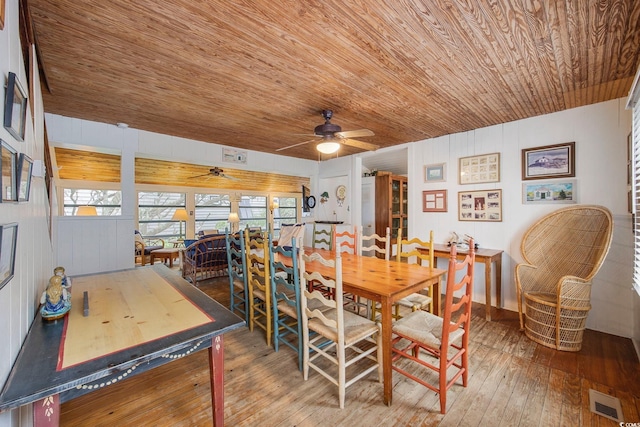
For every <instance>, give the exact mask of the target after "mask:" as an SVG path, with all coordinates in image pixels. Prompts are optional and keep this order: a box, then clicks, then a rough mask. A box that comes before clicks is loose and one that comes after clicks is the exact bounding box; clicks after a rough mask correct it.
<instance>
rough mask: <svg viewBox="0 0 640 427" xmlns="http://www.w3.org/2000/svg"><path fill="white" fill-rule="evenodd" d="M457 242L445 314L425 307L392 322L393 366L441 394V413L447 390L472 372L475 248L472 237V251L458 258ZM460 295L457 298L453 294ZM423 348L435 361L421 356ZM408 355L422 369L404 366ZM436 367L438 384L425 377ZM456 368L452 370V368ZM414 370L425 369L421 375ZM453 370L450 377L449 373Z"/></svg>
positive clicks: (448, 281) (452, 253) (446, 297)
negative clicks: (425, 309)
mask: <svg viewBox="0 0 640 427" xmlns="http://www.w3.org/2000/svg"><path fill="white" fill-rule="evenodd" d="M456 255H457V253H456V246H455V245H452V246H451V252H450V256H449V268H448V272H447V290H446V295H445V303H444V313H443V317H439V316H437V315H435V314H432V313H428V312H426V311H422V310H418V311H414V312H412V313H410V314H408V315H406V316H405V317H403V318H402V319H400V320H398V321H396V322H394V323H393V338H392V343H391V352H392V358H391V360H392V369H393V370H394V371H397V372H399V373H401V374H402V375H404V376H406V377H408V378H410V379H412V380H414V381H416V382H418V383H420V384H422V385H423V386H425V387H427V388H429V389H431V390H433V391H435V392H436V393H438V394H439V395H440V413H442V414H444V413H446V410H447V390H448V389H449V388H451V386H452V385H453V384H454V383H455V382H456V381H457V380H458V378H460V377H462V385H463V387H466V386H467V380H468V376H469V329H470V326H471V303H472V300H471V294H472V291H473V270H474V269H473V267H474V264H475V250H474V248H473V239H471V240H470V241H469V253H468V254H467V256H466V257H465V259H464V260H462V261H461V262H458V261H457V260H456ZM460 270H465V274H464V277H462V278H461V279H460V281H458V282H456V272H458V271H460ZM456 293H457V294H458V295H461V296H460V297H459V298H458V299H457V301H454V300H453V298H454V294H456ZM421 351H424V352H426V353H427V354H428V355H430V356H431V357H433V358H435V359H436V361H435V362H433V363H431V361H430V360H429V359H428V358H425V357H424V356H423V357H420V352H421ZM403 359H408V360H410V361H413V362H415V363H416V364H418V365H420V366H419V370H418V371H416V370H413V369H412V370H411V372H409V371H407V370H406V369H405V366H406V364H404V363H400V361H401V360H403ZM429 369H430V370H433V371H435V372H436V373H437V374H438V384H437V385H435V384H432V383H430V382H428V381H427V380H426V379H425V378H426V377H429V376H430V375H429V374H430V372H429V371H428V370H429ZM451 371H453V372H451ZM415 372H424V373H425V374H424V376H419V374H418V373H415ZM448 374H452V375H451V378H450V379H449V375H448Z"/></svg>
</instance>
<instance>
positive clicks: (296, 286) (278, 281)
mask: <svg viewBox="0 0 640 427" xmlns="http://www.w3.org/2000/svg"><path fill="white" fill-rule="evenodd" d="M269 240H270V242H269V252H270V253H269V262H270V266H269V273H270V275H271V302H272V306H273V346H274V349H275V351H278V349H279V346H280V344H284V345H286V346H288V347H290V348H291V349H293V350H294V351H295V352H296V353H298V369H299V370H302V339H301V337H302V324H301V323H300V322H298V319H300V276H299V271H298V259H297V258H298V255H297V251H296V247H297V244H296V239H291V240H290V241H288V242H287V243H289V244H290V245H287V246H280V245H278V246H275V247H274V246H273V244H272V242H271V237H270V238H269ZM278 257H287V258H289V259H290V260H291V261H290V262H291V266H290V267H287V266H286V265H284V263H283V262H282V261H281V260H276V258H278Z"/></svg>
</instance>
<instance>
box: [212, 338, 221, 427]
mask: <svg viewBox="0 0 640 427" xmlns="http://www.w3.org/2000/svg"><path fill="white" fill-rule="evenodd" d="M209 373H210V374H211V410H212V412H213V426H214V427H222V426H224V347H223V341H222V335H218V336H216V337H214V338H213V339H212V340H211V347H209Z"/></svg>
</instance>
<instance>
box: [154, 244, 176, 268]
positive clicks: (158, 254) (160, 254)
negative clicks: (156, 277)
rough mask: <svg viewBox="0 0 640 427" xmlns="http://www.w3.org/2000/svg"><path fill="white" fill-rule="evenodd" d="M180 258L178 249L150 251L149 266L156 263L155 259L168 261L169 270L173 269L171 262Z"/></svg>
mask: <svg viewBox="0 0 640 427" xmlns="http://www.w3.org/2000/svg"><path fill="white" fill-rule="evenodd" d="M179 256H180V249H179V248H164V249H156V250H155V251H151V265H153V264H154V263H155V262H156V258H159V259H161V260H162V261H163V262H167V260H169V268H173V260H174V259H176V258H178V257H179Z"/></svg>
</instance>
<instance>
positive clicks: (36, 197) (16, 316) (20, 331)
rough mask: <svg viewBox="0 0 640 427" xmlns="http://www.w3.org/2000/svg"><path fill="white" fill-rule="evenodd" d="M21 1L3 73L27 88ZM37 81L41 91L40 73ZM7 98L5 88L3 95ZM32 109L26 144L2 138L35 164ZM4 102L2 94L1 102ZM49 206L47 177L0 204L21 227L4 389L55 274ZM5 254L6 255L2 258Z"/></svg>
mask: <svg viewBox="0 0 640 427" xmlns="http://www.w3.org/2000/svg"><path fill="white" fill-rule="evenodd" d="M18 3H19V2H18V0H7V1H6V3H5V2H3V6H2V7H5V17H4V19H5V21H4V29H3V30H2V31H0V75H1V76H2V82H3V87H4V82H5V81H6V78H7V75H8V73H9V72H13V73H15V74H16V75H17V76H18V80H19V81H20V82H21V84H22V85H23V86H24V87H25V88H26V87H27V82H28V79H27V75H28V74H27V70H25V69H24V61H23V58H22V49H21V48H20V36H19V29H18ZM34 78H35V81H34V82H33V84H34V86H35V87H36V88H39V87H40V82H39V81H38V73H35V75H34ZM1 93H3V94H4V90H2V91H1ZM34 95H35V96H34V99H33V100H32V101H33V105H34V109H35V113H34V112H32V111H31V109H30V108H28V109H27V110H28V111H27V117H26V133H25V139H24V141H18V140H16V139H14V138H13V136H11V134H9V132H8V131H7V130H6V129H5V128H4V127H2V126H0V139H2V140H3V141H5V142H7V143H8V144H9V145H11V146H12V147H13V148H14V149H15V150H16V151H17V152H19V153H26V154H27V155H28V156H29V157H31V158H32V159H34V160H43V159H44V132H43V129H44V126H43V123H44V122H43V120H44V118H43V116H42V97H41V95H40V93H39V92H38V91H37V89H36V91H35V94H34ZM1 99H2V100H4V95H3V96H2V98H1ZM0 105H2V106H0V117H3V116H4V107H3V105H4V104H3V102H2V103H0ZM48 209H49V202H48V199H47V191H46V187H45V181H44V179H43V178H39V177H35V176H34V177H33V179H32V181H31V192H30V197H29V201H27V202H21V203H6V202H5V203H0V224H9V223H14V222H16V223H18V234H17V244H16V256H15V275H14V276H13V278H12V279H11V280H9V282H7V283H6V285H5V286H4V287H3V288H2V289H0V301H2V309H1V310H0V328H1V330H2V333H3V341H2V345H0V387H1V386H2V385H4V382H5V380H6V379H7V377H8V375H9V372H10V370H11V367H12V366H13V362H14V360H15V358H16V356H17V354H18V352H19V351H20V348H21V346H22V341H23V340H24V338H25V336H26V334H27V331H28V330H29V327H30V326H31V323H32V322H33V320H34V318H35V316H36V310H37V309H38V305H39V302H40V295H41V293H42V291H43V290H44V288H45V286H46V284H47V283H48V281H49V278H50V277H51V275H52V274H53V267H54V261H53V248H52V245H51V240H50V238H49V227H48V221H47V217H48ZM2 255H3V256H5V255H6V254H2ZM29 409H30V407H29V406H25V407H23V408H22V409H21V410H20V409H16V410H13V411H7V412H2V413H0V427H5V426H16V425H30V424H31V423H32V417H31V412H30V411H29Z"/></svg>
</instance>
